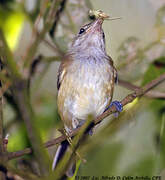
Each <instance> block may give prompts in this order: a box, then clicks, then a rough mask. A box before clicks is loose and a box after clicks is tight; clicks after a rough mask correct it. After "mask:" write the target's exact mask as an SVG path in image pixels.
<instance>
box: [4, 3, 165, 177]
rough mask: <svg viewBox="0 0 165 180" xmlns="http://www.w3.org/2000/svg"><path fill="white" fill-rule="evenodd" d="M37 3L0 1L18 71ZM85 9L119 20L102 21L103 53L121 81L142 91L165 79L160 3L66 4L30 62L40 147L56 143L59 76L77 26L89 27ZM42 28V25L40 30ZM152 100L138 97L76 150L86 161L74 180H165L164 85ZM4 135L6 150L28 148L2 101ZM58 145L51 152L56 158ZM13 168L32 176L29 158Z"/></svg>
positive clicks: (163, 7)
mask: <svg viewBox="0 0 165 180" xmlns="http://www.w3.org/2000/svg"><path fill="white" fill-rule="evenodd" d="M40 6H41V1H40V0H0V27H1V28H2V29H3V32H4V34H5V37H6V39H7V42H8V44H9V46H10V48H11V50H12V51H13V53H14V56H15V58H16V59H17V62H18V64H21V59H22V58H23V57H24V55H25V54H26V50H27V48H28V46H29V43H30V41H31V36H32V31H33V27H34V21H35V19H36V16H37V15H38V13H39V9H40ZM89 9H100V10H102V11H104V12H106V13H107V14H110V16H111V17H121V19H120V20H115V21H105V22H104V25H103V29H104V32H105V38H106V49H107V52H108V54H109V55H110V56H111V57H112V59H113V60H114V64H115V66H116V68H117V70H118V75H119V79H121V80H125V81H127V82H130V83H132V84H134V85H137V86H142V85H145V84H146V83H148V82H150V81H151V80H152V79H154V78H156V77H158V76H159V75H160V74H162V73H163V72H165V0H156V1H155V0H145V1H144V0H102V1H100V0H91V1H89V0H79V1H76V0H68V1H66V4H65V8H64V9H63V10H62V12H61V13H60V17H59V21H58V23H57V25H56V27H55V29H54V30H53V31H52V32H50V33H49V34H47V35H46V37H45V39H44V40H43V41H42V42H41V44H40V46H39V48H38V50H37V52H36V54H35V57H36V59H37V58H42V61H41V62H40V63H39V64H38V65H37V67H36V68H35V73H34V75H33V77H32V78H31V86H30V94H31V102H32V106H33V108H34V110H35V113H36V122H37V127H38V129H39V131H40V134H41V137H42V140H43V141H44V142H45V141H47V140H50V139H53V138H55V137H58V136H59V135H60V133H59V132H58V130H57V129H59V128H61V127H62V123H61V121H60V118H59V116H58V113H57V106H56V96H57V88H56V81H57V70H58V67H59V64H60V60H61V57H62V55H63V54H64V53H65V52H66V51H67V49H68V47H69V45H70V43H71V42H72V39H73V37H74V35H75V34H76V33H77V32H78V31H79V28H80V27H81V25H84V24H85V23H88V22H90V21H91V19H90V18H89V16H88V11H89ZM42 27H43V21H42V19H41V21H40V22H39V24H38V26H37V28H38V29H39V30H40V29H42ZM130 92H132V91H131V90H127V88H125V87H122V86H121V84H120V83H119V84H118V85H116V87H115V93H114V98H113V99H115V100H121V99H122V98H124V97H125V96H126V95H128V94H129V93H130ZM153 94H154V95H155V94H156V95H157V96H156V97H157V98H155V96H154V97H142V98H139V99H138V100H136V101H134V102H133V103H131V104H129V105H127V106H126V107H125V108H124V111H123V112H122V113H121V114H120V115H119V117H118V118H116V119H115V118H114V117H113V116H110V117H108V118H106V120H104V122H102V123H101V124H100V125H99V126H98V127H97V128H95V131H94V135H93V136H92V137H90V138H89V140H88V141H87V143H86V144H85V145H84V146H82V147H81V150H80V153H81V154H82V155H83V157H84V158H85V159H86V160H87V163H85V164H84V163H81V164H80V167H79V170H78V174H77V175H90V176H102V175H104V176H106V175H107V176H110V175H114V176H119V175H121V176H124V175H131V176H135V175H138V176H153V175H162V176H163V174H164V179H165V129H164V126H165V83H162V84H161V85H159V86H158V87H156V88H155V89H154V93H153ZM4 128H5V134H9V143H8V151H10V152H12V151H17V150H21V149H24V148H25V147H29V145H30V143H29V141H28V138H27V134H26V130H25V126H24V123H23V122H22V120H21V119H20V118H19V116H18V114H17V112H16V110H15V109H14V108H13V105H12V104H11V103H10V102H9V101H7V100H6V98H4ZM56 148H57V147H56V146H53V147H51V148H49V149H48V150H49V152H50V156H52V157H53V155H54V153H55V151H56ZM11 164H12V165H14V166H16V167H18V168H20V169H21V168H23V169H29V171H32V172H33V171H34V169H35V161H34V160H33V159H32V156H30V155H28V156H24V157H22V158H19V159H14V160H12V161H11Z"/></svg>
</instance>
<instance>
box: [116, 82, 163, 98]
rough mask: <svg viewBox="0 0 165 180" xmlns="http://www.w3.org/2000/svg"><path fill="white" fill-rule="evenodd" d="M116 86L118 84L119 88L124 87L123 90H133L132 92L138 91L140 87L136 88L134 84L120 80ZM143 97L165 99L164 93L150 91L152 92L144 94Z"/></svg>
mask: <svg viewBox="0 0 165 180" xmlns="http://www.w3.org/2000/svg"><path fill="white" fill-rule="evenodd" d="M118 84H119V86H122V87H125V88H127V89H129V90H133V91H136V90H137V89H140V87H138V86H136V85H134V84H131V83H129V82H127V81H124V80H121V79H119V81H118ZM144 96H146V97H149V98H160V99H165V92H159V91H155V90H152V91H149V92H147V93H146V94H144Z"/></svg>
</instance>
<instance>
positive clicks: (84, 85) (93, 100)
mask: <svg viewBox="0 0 165 180" xmlns="http://www.w3.org/2000/svg"><path fill="white" fill-rule="evenodd" d="M102 22H103V19H96V20H95V21H94V22H92V23H90V24H87V25H85V26H83V27H82V28H81V29H80V33H79V34H78V35H77V36H76V37H75V39H74V41H73V43H72V46H71V47H70V49H69V51H68V53H67V54H66V55H65V56H64V58H63V60H62V62H61V65H60V67H59V72H58V82H57V87H58V97H57V104H58V111H59V114H60V117H61V119H62V121H63V123H64V126H65V128H66V130H67V131H68V132H69V131H71V130H72V129H74V128H76V127H78V126H80V125H81V124H82V122H84V121H85V120H86V118H87V116H88V115H89V114H92V115H93V116H94V117H97V116H99V115H100V114H102V113H103V112H104V111H105V109H106V108H107V107H108V106H109V105H110V103H111V100H112V96H113V88H114V81H115V75H116V70H115V68H114V67H113V61H112V59H111V58H110V57H109V56H108V55H107V54H106V51H105V39H104V32H103V30H102ZM58 158H59V157H57V156H56V157H55V159H54V164H53V166H54V167H55V166H56V163H57V159H58Z"/></svg>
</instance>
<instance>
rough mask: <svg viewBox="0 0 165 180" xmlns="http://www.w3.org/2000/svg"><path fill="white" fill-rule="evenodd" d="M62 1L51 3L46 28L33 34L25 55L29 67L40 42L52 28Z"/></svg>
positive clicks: (25, 61)
mask: <svg viewBox="0 0 165 180" xmlns="http://www.w3.org/2000/svg"><path fill="white" fill-rule="evenodd" d="M61 2H62V0H58V1H56V0H53V1H52V3H51V6H50V8H49V12H48V15H47V17H46V20H45V23H44V28H43V29H42V30H41V32H40V33H35V34H36V35H35V36H34V35H33V36H32V38H31V42H30V44H29V46H28V49H27V51H26V54H25V56H24V63H25V64H24V66H25V67H28V66H29V65H30V64H31V62H32V60H33V59H34V55H35V53H36V51H37V48H38V46H39V44H40V42H41V41H42V40H43V39H44V38H45V35H46V33H47V32H49V30H50V29H51V27H52V25H53V22H54V19H55V17H56V15H57V12H58V8H59V4H60V3H61Z"/></svg>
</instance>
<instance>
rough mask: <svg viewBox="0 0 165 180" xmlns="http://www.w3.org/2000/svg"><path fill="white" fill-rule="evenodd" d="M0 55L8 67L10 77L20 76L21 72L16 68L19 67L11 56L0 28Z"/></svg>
mask: <svg viewBox="0 0 165 180" xmlns="http://www.w3.org/2000/svg"><path fill="white" fill-rule="evenodd" d="M0 56H1V57H2V59H3V63H4V64H5V65H6V67H7V68H8V70H9V72H10V75H11V78H12V79H13V80H14V79H16V78H21V73H20V72H19V70H18V69H19V68H18V66H17V63H16V62H15V60H14V58H13V54H12V52H11V51H10V49H9V47H8V45H7V42H6V39H5V37H4V34H3V32H2V30H1V29H0Z"/></svg>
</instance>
